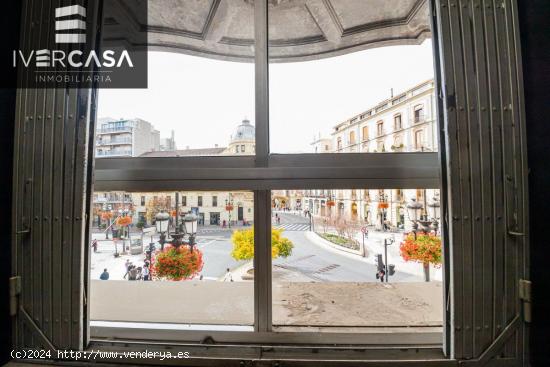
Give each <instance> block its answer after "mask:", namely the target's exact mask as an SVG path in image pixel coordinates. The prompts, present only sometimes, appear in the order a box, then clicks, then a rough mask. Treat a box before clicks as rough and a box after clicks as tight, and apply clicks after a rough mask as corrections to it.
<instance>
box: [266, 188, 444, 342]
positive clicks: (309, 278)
mask: <svg viewBox="0 0 550 367" xmlns="http://www.w3.org/2000/svg"><path fill="white" fill-rule="evenodd" d="M439 218H440V200H439V190H437V189H419V190H408V189H407V190H401V189H391V190H389V189H386V190H378V189H354V190H280V191H272V223H273V224H272V227H273V235H272V246H273V248H274V250H273V254H274V256H273V257H274V258H273V268H272V274H273V325H274V327H275V328H276V330H280V331H319V330H322V331H349V332H365V331H369V332H370V331H373V330H374V329H373V328H384V327H407V328H417V329H415V330H416V331H418V332H422V331H428V330H430V331H433V330H434V329H433V328H436V329H437V330H439V331H441V327H442V322H443V304H442V300H443V297H442V284H441V280H442V268H441V239H440V230H439V220H440V219H439ZM424 250H425V251H424ZM425 263H426V264H428V265H426V266H425V265H424V264H425Z"/></svg>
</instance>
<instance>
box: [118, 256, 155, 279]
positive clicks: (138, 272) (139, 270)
mask: <svg viewBox="0 0 550 367" xmlns="http://www.w3.org/2000/svg"><path fill="white" fill-rule="evenodd" d="M124 265H125V267H126V274H124V279H126V277H128V280H144V281H147V280H151V271H150V263H149V261H147V260H145V262H144V263H143V266H136V265H134V264H132V263H131V262H130V260H128V259H126V263H125V264H124Z"/></svg>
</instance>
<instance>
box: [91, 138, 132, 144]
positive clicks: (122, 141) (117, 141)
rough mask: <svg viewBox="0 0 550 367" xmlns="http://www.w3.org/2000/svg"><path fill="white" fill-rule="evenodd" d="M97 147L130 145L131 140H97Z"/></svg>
mask: <svg viewBox="0 0 550 367" xmlns="http://www.w3.org/2000/svg"><path fill="white" fill-rule="evenodd" d="M96 144H97V145H101V146H105V145H128V144H132V138H124V139H111V140H105V141H102V140H98V141H97V142H96Z"/></svg>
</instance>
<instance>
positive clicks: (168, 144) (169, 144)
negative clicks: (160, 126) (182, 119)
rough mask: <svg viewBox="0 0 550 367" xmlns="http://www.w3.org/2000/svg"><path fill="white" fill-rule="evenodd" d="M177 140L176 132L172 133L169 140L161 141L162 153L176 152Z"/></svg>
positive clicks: (162, 139)
mask: <svg viewBox="0 0 550 367" xmlns="http://www.w3.org/2000/svg"><path fill="white" fill-rule="evenodd" d="M177 149H178V148H177V146H176V139H175V138H174V130H172V132H171V133H170V137H169V138H161V139H160V149H159V150H161V151H169V152H171V151H174V150H177Z"/></svg>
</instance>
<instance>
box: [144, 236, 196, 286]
mask: <svg viewBox="0 0 550 367" xmlns="http://www.w3.org/2000/svg"><path fill="white" fill-rule="evenodd" d="M203 265H204V262H203V258H202V252H201V251H200V250H199V249H193V252H191V250H190V249H189V247H187V246H185V245H182V246H179V247H178V248H176V247H174V246H172V245H169V246H166V247H165V248H164V251H162V252H158V253H156V254H155V257H154V258H153V259H152V260H151V272H152V274H153V275H154V276H155V277H159V278H164V279H168V280H175V281H178V280H186V279H192V278H194V277H195V276H196V275H198V274H199V273H200V271H201V270H202V267H203Z"/></svg>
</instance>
